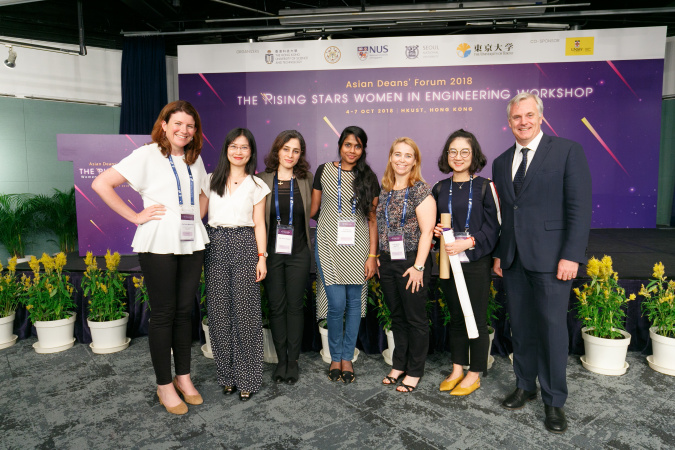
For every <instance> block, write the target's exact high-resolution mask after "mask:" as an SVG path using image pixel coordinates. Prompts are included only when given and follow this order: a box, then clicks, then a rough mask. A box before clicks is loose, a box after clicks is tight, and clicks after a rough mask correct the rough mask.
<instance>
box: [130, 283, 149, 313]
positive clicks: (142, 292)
mask: <svg viewBox="0 0 675 450" xmlns="http://www.w3.org/2000/svg"><path fill="white" fill-rule="evenodd" d="M131 281H133V283H134V287H135V288H136V303H140V304H141V305H142V304H145V307H146V309H147V310H148V311H150V296H149V295H148V286H146V285H145V277H143V276H142V277H140V278H136V277H132V278H131Z"/></svg>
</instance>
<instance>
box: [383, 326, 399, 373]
mask: <svg viewBox="0 0 675 450" xmlns="http://www.w3.org/2000/svg"><path fill="white" fill-rule="evenodd" d="M384 334H386V335H387V348H386V349H384V351H383V352H382V357H384V362H385V363H387V364H389V365H390V366H391V365H393V364H394V362H393V360H392V357H393V356H394V347H395V346H396V344H394V332H393V331H391V330H384Z"/></svg>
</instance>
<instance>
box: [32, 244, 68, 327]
mask: <svg viewBox="0 0 675 450" xmlns="http://www.w3.org/2000/svg"><path fill="white" fill-rule="evenodd" d="M40 264H42V266H43V267H44V272H40ZM28 265H29V266H30V268H31V270H32V271H33V276H32V277H28V276H26V275H25V274H23V275H22V276H21V284H22V288H23V295H22V296H21V303H22V304H23V305H24V306H25V307H26V310H27V311H28V316H29V317H30V321H31V322H32V323H35V322H38V321H40V322H42V321H50V320H60V319H67V318H68V317H70V316H71V315H72V313H73V311H74V310H75V307H76V305H75V302H74V301H73V290H74V288H73V285H72V283H71V282H70V277H69V276H68V275H66V274H65V273H64V272H63V267H64V266H65V265H66V254H65V253H63V252H61V253H58V254H57V255H56V256H55V257H53V258H52V257H51V256H49V255H47V254H46V253H43V254H42V258H40V259H39V260H38V259H36V258H35V256H33V257H32V258H31V260H30V261H29V262H28Z"/></svg>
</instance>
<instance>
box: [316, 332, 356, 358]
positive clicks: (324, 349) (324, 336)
mask: <svg viewBox="0 0 675 450" xmlns="http://www.w3.org/2000/svg"><path fill="white" fill-rule="evenodd" d="M319 333H321V351H320V352H319V353H320V354H321V359H323V362H325V363H326V364H330V363H331V361H332V360H331V359H330V349H329V347H328V328H324V327H321V326H320V327H319ZM358 358H359V349H358V348H355V349H354V359H352V362H356V360H357V359H358Z"/></svg>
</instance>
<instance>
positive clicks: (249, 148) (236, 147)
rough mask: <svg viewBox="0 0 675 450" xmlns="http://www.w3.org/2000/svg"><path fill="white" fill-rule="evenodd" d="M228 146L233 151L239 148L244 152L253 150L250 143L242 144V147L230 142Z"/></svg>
mask: <svg viewBox="0 0 675 450" xmlns="http://www.w3.org/2000/svg"><path fill="white" fill-rule="evenodd" d="M227 148H228V150H231V151H233V152H236V151H237V150H241V151H242V152H244V153H246V152H247V151H249V150H251V147H249V146H248V145H242V146H241V147H238V146H236V145H234V144H230V145H229V146H228V147H227Z"/></svg>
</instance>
